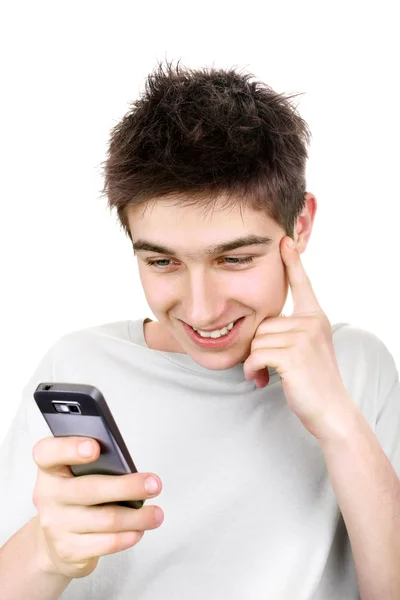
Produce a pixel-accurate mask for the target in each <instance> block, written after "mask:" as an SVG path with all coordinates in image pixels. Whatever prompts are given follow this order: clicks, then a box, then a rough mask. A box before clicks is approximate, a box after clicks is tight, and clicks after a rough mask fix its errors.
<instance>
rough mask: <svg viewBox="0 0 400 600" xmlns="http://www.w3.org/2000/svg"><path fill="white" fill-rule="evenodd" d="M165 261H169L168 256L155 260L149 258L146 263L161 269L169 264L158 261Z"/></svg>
mask: <svg viewBox="0 0 400 600" xmlns="http://www.w3.org/2000/svg"><path fill="white" fill-rule="evenodd" d="M166 262H167V263H168V262H171V261H170V260H169V258H158V259H157V260H150V259H147V260H146V264H147V265H149V266H151V267H152V266H156V267H160V268H161V269H163V268H164V267H169V265H159V264H158V263H166Z"/></svg>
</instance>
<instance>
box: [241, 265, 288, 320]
mask: <svg viewBox="0 0 400 600" xmlns="http://www.w3.org/2000/svg"><path fill="white" fill-rule="evenodd" d="M286 296H287V283H286V278H285V272H284V269H282V268H275V269H262V270H258V269H257V270H256V269H254V271H252V272H251V273H250V272H249V276H248V277H246V278H245V279H244V280H242V281H241V282H240V286H238V287H237V294H236V296H235V297H236V298H240V299H242V302H243V304H247V305H248V306H252V307H253V308H254V309H259V310H262V311H265V309H267V310H268V312H270V311H271V312H274V311H275V310H278V311H279V310H281V307H282V304H284V303H285V300H286Z"/></svg>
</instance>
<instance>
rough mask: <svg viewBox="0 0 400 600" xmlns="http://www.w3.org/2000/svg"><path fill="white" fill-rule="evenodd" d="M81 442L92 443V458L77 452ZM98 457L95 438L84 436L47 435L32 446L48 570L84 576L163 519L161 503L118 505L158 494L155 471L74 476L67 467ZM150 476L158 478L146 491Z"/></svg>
mask: <svg viewBox="0 0 400 600" xmlns="http://www.w3.org/2000/svg"><path fill="white" fill-rule="evenodd" d="M82 442H89V443H90V444H91V445H92V448H93V451H92V454H91V456H86V457H83V456H81V455H80V454H79V447H80V445H81V444H82ZM99 455H100V445H99V444H98V443H97V441H96V440H94V439H88V438H83V437H82V436H68V437H53V438H52V437H48V438H43V439H42V440H40V441H39V442H38V443H37V444H36V445H35V446H34V448H33V459H34V461H35V463H36V464H37V466H38V475H37V480H36V485H35V489H34V493H33V503H34V505H35V506H36V508H37V510H38V516H37V517H36V519H37V521H36V524H37V533H38V550H39V552H40V553H41V559H40V560H41V564H42V565H43V568H44V569H45V570H46V571H47V572H50V573H57V574H60V573H61V574H64V575H66V576H67V577H71V578H76V577H77V578H79V577H86V576H87V575H90V574H91V573H92V572H93V571H94V570H95V568H96V566H97V564H98V561H99V558H100V556H103V555H105V554H113V553H115V552H120V551H121V550H126V549H127V548H130V547H132V546H134V545H135V544H137V543H138V542H139V541H140V540H141V539H142V537H143V535H144V532H145V531H146V530H148V529H156V528H157V527H159V525H160V524H161V523H162V521H163V518H164V514H163V512H162V510H161V509H160V508H159V507H157V506H142V508H140V509H137V510H132V508H128V507H127V506H126V505H125V506H121V505H119V504H117V502H119V501H132V500H134V501H135V500H136V501H140V500H143V499H145V498H154V497H155V496H157V495H158V494H159V493H160V491H161V488H162V483H161V480H160V479H159V477H157V476H156V475H154V474H152V473H137V472H136V473H129V474H126V475H118V476H115V475H98V474H91V475H81V476H79V477H76V476H74V474H73V472H72V470H71V468H70V466H69V465H72V466H73V465H81V466H86V465H89V464H90V463H93V462H94V461H96V460H97V459H98V458H99ZM149 476H151V477H152V478H154V479H155V480H156V481H157V482H158V491H155V492H154V493H149V492H148V491H147V489H146V485H145V482H146V479H147V478H148V477H149ZM158 519H159V520H158Z"/></svg>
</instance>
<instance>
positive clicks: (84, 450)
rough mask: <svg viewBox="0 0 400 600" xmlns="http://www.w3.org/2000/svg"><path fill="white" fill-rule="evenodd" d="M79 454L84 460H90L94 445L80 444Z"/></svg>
mask: <svg viewBox="0 0 400 600" xmlns="http://www.w3.org/2000/svg"><path fill="white" fill-rule="evenodd" d="M79 454H80V455H81V456H83V457H84V458H88V457H89V456H92V454H93V444H92V442H82V444H79Z"/></svg>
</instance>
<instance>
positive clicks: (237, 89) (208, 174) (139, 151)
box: [101, 61, 311, 240]
mask: <svg viewBox="0 0 400 600" xmlns="http://www.w3.org/2000/svg"><path fill="white" fill-rule="evenodd" d="M251 78H254V75H252V74H251V73H245V74H241V73H238V72H237V71H236V70H235V69H230V70H222V69H215V68H209V69H208V68H203V69H198V70H194V69H188V68H184V67H182V66H180V65H179V61H178V64H177V66H176V68H174V67H173V66H172V63H171V64H169V63H168V62H167V64H166V66H165V67H163V65H162V64H161V63H160V62H158V64H157V67H156V69H155V70H154V72H153V73H151V74H150V75H149V76H148V78H147V80H146V82H145V90H144V93H143V94H142V95H141V97H140V98H139V99H138V100H135V101H134V102H132V103H131V104H130V110H129V112H128V113H127V114H126V115H125V116H124V117H123V118H122V120H121V121H120V122H119V123H118V124H117V125H116V126H115V127H114V128H113V129H112V130H111V135H110V140H109V145H108V150H107V160H106V161H104V162H103V163H101V164H102V166H103V170H104V188H103V189H102V190H101V192H102V195H103V196H104V195H105V196H106V197H107V199H108V207H109V209H110V211H111V210H112V209H113V208H116V210H117V214H118V218H119V221H120V225H122V228H123V229H124V231H125V233H126V234H127V235H128V236H129V237H130V239H131V240H132V236H131V232H130V228H129V222H128V217H127V210H128V209H129V208H130V207H136V206H140V205H146V204H148V203H150V202H153V201H157V200H159V199H161V198H163V197H165V198H175V200H176V203H177V204H179V205H186V206H196V207H204V208H205V209H206V210H207V209H208V208H210V206H211V205H212V204H213V203H215V202H216V201H218V200H219V201H221V200H222V201H223V202H224V206H234V205H237V204H238V203H240V205H241V206H246V205H247V206H250V207H251V208H253V209H254V210H258V211H266V212H267V214H268V215H269V216H270V217H272V218H273V219H274V220H275V222H276V223H278V225H280V226H281V227H282V228H283V230H284V231H285V234H286V235H289V236H290V237H293V234H294V225H295V223H296V220H297V218H298V217H299V215H300V214H301V212H302V210H303V208H304V205H305V198H304V196H305V193H306V178H305V167H306V160H307V159H308V152H307V146H308V145H309V143H310V139H311V132H310V130H309V128H308V126H307V124H306V122H305V121H304V120H303V119H302V118H301V117H300V116H299V114H298V113H297V112H296V108H297V107H294V106H293V105H292V103H291V102H290V100H291V98H294V97H296V95H298V94H292V95H286V96H285V95H284V94H280V93H277V92H275V91H273V90H272V89H271V88H270V87H269V86H268V85H266V84H265V83H262V82H259V81H250V80H251Z"/></svg>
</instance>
